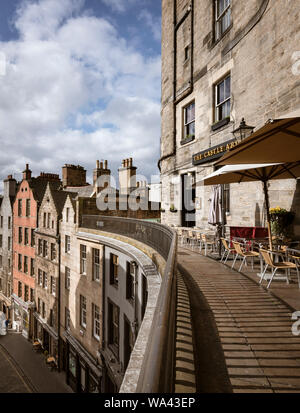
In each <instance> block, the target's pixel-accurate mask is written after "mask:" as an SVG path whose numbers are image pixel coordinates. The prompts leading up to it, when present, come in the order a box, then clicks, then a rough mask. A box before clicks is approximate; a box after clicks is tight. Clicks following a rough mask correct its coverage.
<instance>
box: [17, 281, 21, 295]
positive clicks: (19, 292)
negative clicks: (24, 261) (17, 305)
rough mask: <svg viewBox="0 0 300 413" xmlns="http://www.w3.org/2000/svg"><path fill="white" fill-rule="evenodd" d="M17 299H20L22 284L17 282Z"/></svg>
mask: <svg viewBox="0 0 300 413" xmlns="http://www.w3.org/2000/svg"><path fill="white" fill-rule="evenodd" d="M18 297H22V283H21V281H18Z"/></svg>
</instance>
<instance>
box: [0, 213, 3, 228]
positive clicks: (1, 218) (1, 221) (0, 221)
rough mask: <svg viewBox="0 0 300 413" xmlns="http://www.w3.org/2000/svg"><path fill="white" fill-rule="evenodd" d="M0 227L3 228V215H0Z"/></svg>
mask: <svg viewBox="0 0 300 413" xmlns="http://www.w3.org/2000/svg"><path fill="white" fill-rule="evenodd" d="M0 228H3V216H2V215H1V217H0Z"/></svg>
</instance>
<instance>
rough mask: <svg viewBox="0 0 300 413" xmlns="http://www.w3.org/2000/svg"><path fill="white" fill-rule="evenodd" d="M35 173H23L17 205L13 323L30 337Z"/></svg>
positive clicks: (15, 210)
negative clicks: (30, 181) (33, 176)
mask: <svg viewBox="0 0 300 413" xmlns="http://www.w3.org/2000/svg"><path fill="white" fill-rule="evenodd" d="M30 179H31V171H30V170H29V169H28V166H27V168H26V170H25V171H24V172H23V181H22V182H21V184H20V186H19V188H18V192H17V195H16V199H15V202H14V205H13V217H14V219H13V295H12V298H13V324H14V327H15V328H16V329H17V330H18V331H22V333H23V335H24V336H25V337H27V338H30V337H31V334H32V332H31V331H30V330H31V329H30V325H31V324H32V323H31V318H32V308H33V306H34V296H35V292H34V290H35V240H34V230H35V228H36V227H37V209H38V208H37V201H36V200H35V197H34V194H33V190H32V188H31V187H30V183H29V180H30Z"/></svg>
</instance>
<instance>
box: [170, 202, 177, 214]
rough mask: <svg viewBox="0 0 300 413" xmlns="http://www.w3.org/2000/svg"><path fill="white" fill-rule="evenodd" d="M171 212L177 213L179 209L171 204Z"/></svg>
mask: <svg viewBox="0 0 300 413" xmlns="http://www.w3.org/2000/svg"><path fill="white" fill-rule="evenodd" d="M170 212H177V209H176V208H175V206H174V204H171V206H170Z"/></svg>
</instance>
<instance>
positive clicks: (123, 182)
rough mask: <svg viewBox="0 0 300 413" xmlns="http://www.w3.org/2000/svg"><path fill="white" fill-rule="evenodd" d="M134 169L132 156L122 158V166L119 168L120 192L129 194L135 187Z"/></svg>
mask: <svg viewBox="0 0 300 413" xmlns="http://www.w3.org/2000/svg"><path fill="white" fill-rule="evenodd" d="M136 170H137V168H136V167H135V166H132V158H128V159H124V160H123V162H122V167H121V168H119V186H120V194H122V195H129V194H130V192H132V191H133V190H135V189H136V187H137V183H136Z"/></svg>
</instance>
